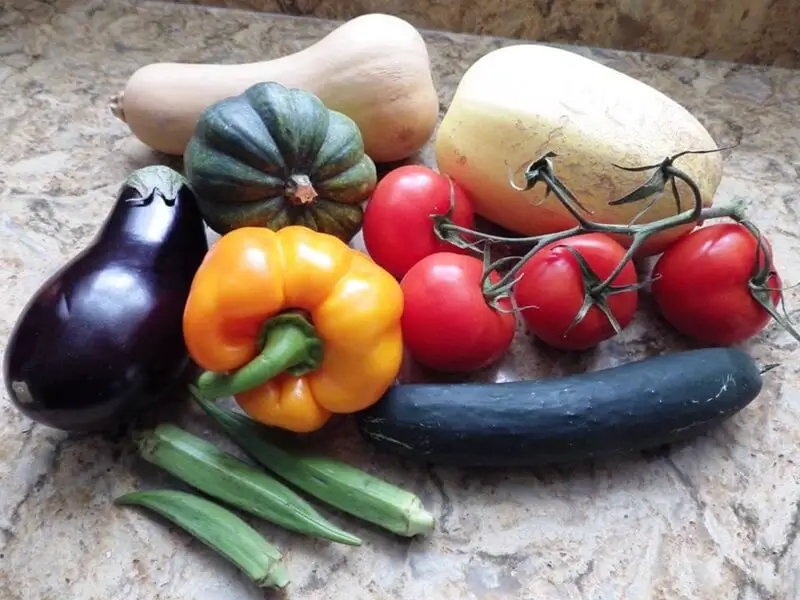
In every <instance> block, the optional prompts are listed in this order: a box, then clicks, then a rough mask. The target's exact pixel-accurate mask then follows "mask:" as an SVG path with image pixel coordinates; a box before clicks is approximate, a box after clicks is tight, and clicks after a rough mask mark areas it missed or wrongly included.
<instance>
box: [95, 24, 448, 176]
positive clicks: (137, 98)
mask: <svg viewBox="0 0 800 600" xmlns="http://www.w3.org/2000/svg"><path fill="white" fill-rule="evenodd" d="M261 81H276V82H278V83H280V84H282V85H284V86H286V87H294V88H301V89H305V90H308V91H310V92H312V93H313V94H315V95H317V96H318V97H319V98H320V100H322V101H323V103H325V105H326V106H327V107H328V108H330V109H332V110H336V111H339V112H342V113H344V114H346V115H347V116H349V117H350V118H351V119H353V120H354V121H355V122H356V124H357V125H358V127H359V129H360V130H361V135H362V137H363V138H364V148H365V150H366V152H367V154H368V155H369V156H370V157H371V158H372V159H373V160H374V161H376V162H389V161H396V160H401V159H404V158H407V157H409V156H411V155H412V154H414V153H415V152H416V151H417V150H419V149H420V148H421V147H422V146H423V145H424V144H425V143H426V142H427V141H428V140H429V139H430V137H431V134H432V133H433V129H434V127H435V125H436V120H437V118H438V114H439V100H438V97H437V94H436V89H435V88H434V85H433V78H432V74H431V68H430V60H429V56H428V50H427V47H426V45H425V41H424V40H423V39H422V36H421V35H420V34H419V32H418V31H417V30H416V29H415V28H414V27H413V26H412V25H411V24H410V23H408V22H406V21H404V20H403V19H400V18H397V17H393V16H390V15H384V14H378V13H375V14H369V15H363V16H360V17H357V18H355V19H352V20H350V21H347V22H346V23H344V24H342V25H341V26H339V27H338V28H337V29H335V30H334V31H332V32H331V33H329V34H328V35H327V36H325V37H324V38H322V39H321V40H320V41H318V42H316V43H315V44H312V45H311V46H309V47H308V48H305V49H304V50H301V51H300V52H297V53H295V54H291V55H288V56H284V57H281V58H278V59H275V60H268V61H262V62H255V63H246V64H236V65H212V64H185V63H154V64H150V65H146V66H144V67H142V68H140V69H139V70H138V71H136V72H135V73H134V74H133V75H132V76H131V77H130V79H129V80H128V81H127V83H126V85H125V89H124V91H123V92H121V93H119V94H117V95H116V96H114V97H113V98H112V100H111V111H112V112H113V113H114V114H115V115H116V116H117V117H118V118H120V119H121V120H123V121H124V122H125V123H127V125H128V126H129V127H130V129H131V132H132V133H133V134H134V135H135V136H136V137H137V138H139V139H140V140H141V141H142V142H144V143H145V144H147V145H148V146H150V147H151V148H153V149H155V150H159V151H160V152H164V153H166V154H172V155H181V154H183V151H184V149H185V147H186V144H187V143H188V141H189V138H190V137H191V136H192V133H193V131H194V127H195V125H196V123H197V119H198V117H199V116H200V113H201V112H202V110H203V109H204V108H206V107H207V106H209V105H210V104H213V103H215V102H218V101H219V100H222V99H224V98H228V97H230V96H236V95H238V94H241V93H242V92H243V91H244V90H245V89H247V88H248V87H249V86H251V85H253V84H255V83H258V82H261Z"/></svg>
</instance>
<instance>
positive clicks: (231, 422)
mask: <svg viewBox="0 0 800 600" xmlns="http://www.w3.org/2000/svg"><path fill="white" fill-rule="evenodd" d="M192 391H193V392H194V390H192ZM194 397H195V400H196V401H197V403H198V404H199V405H200V406H201V407H202V409H203V410H204V411H205V412H206V414H208V415H209V416H210V417H211V418H212V419H214V420H215V421H216V422H217V423H218V424H219V425H220V426H221V427H222V429H223V430H224V431H225V433H226V434H227V435H228V436H229V437H230V438H231V440H232V441H233V442H234V443H236V444H237V445H238V446H239V447H240V448H241V449H242V450H243V451H244V452H245V453H247V454H248V455H249V456H250V457H251V458H252V459H253V460H255V461H256V462H258V463H259V464H261V465H262V466H264V467H266V468H267V469H269V470H270V471H272V472H273V473H275V474H276V475H278V476H279V477H281V478H283V479H284V480H286V481H288V482H289V483H291V484H293V485H294V486H295V487H297V488H298V489H301V490H303V491H304V492H306V493H307V494H309V495H310V496H314V497H315V498H317V499H319V500H321V501H323V502H326V503H327V504H329V505H331V506H334V507H336V508H338V509H339V510H341V511H343V512H346V513H348V514H351V515H353V516H356V517H358V518H360V519H363V520H365V521H368V522H370V523H373V524H375V525H378V526H380V527H383V528H384V529H387V530H389V531H392V532H394V533H396V534H398V535H402V536H407V537H410V536H414V535H417V534H422V535H424V534H427V533H430V532H431V531H433V529H434V518H433V516H432V515H431V514H430V513H429V512H428V511H426V510H425V507H424V506H423V505H422V501H421V500H420V499H419V497H418V496H416V495H415V494H412V493H411V492H409V491H407V490H404V489H402V488H399V487H397V486H395V485H393V484H391V483H389V482H387V481H385V480H383V479H380V478H378V477H374V476H372V475H370V474H369V473H366V472H364V471H362V470H360V469H357V468H355V467H353V466H351V465H348V464H346V463H343V462H341V461H338V460H335V459H332V458H326V457H321V456H295V455H293V454H290V453H289V452H286V451H285V450H283V449H281V448H278V447H276V446H274V445H272V444H270V443H268V442H267V441H266V440H265V433H266V428H265V427H263V426H262V425H260V424H258V423H256V422H255V421H253V420H252V419H249V418H248V417H247V416H245V415H242V414H240V413H236V412H233V411H231V410H227V409H225V408H222V407H220V406H219V405H217V404H216V403H215V402H213V401H209V400H206V399H204V398H202V397H200V396H199V395H195V396H194Z"/></svg>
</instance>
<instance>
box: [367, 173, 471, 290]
mask: <svg viewBox="0 0 800 600" xmlns="http://www.w3.org/2000/svg"><path fill="white" fill-rule="evenodd" d="M453 200H454V209H453V213H452V215H451V217H450V218H451V220H452V221H453V223H455V224H456V225H459V226H461V227H466V228H468V229H472V228H473V227H474V216H473V210H472V202H471V201H470V199H469V198H468V197H467V195H466V193H465V192H464V190H463V189H462V188H461V187H459V185H458V184H457V183H456V182H455V181H453ZM449 209H450V181H449V180H448V178H447V177H446V176H444V175H440V174H439V173H437V172H436V171H433V170H432V169H429V168H428V167H425V166H422V165H407V166H403V167H398V168H397V169H394V170H392V171H390V172H389V173H388V174H387V175H386V176H385V177H384V178H383V179H381V180H380V181H379V182H378V185H377V186H376V187H375V191H374V192H373V194H372V197H371V198H370V200H369V202H368V203H367V208H366V209H365V211H364V224H363V232H364V244H365V246H366V248H367V252H369V254H370V256H371V257H372V259H373V260H374V261H375V262H376V263H378V264H379V265H380V266H382V267H383V268H384V269H386V270H387V271H389V273H391V274H392V275H394V276H395V278H397V279H398V280H399V279H402V277H403V275H405V274H406V272H407V271H408V270H409V269H410V268H411V266H412V265H414V264H416V263H417V262H419V261H420V260H421V259H423V258H425V257H426V256H429V255H431V254H434V253H435V252H454V253H456V254H466V253H467V252H469V251H468V250H462V249H460V248H458V247H457V246H455V245H453V244H451V243H449V242H445V241H442V240H440V239H439V238H438V237H436V234H435V233H434V230H433V220H432V219H431V217H430V215H432V214H439V215H443V214H445V213H447V211H448V210H449Z"/></svg>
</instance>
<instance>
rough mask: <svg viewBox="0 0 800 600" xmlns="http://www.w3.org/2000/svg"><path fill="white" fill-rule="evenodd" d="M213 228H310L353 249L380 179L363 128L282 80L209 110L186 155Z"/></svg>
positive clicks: (186, 166) (257, 86)
mask: <svg viewBox="0 0 800 600" xmlns="http://www.w3.org/2000/svg"><path fill="white" fill-rule="evenodd" d="M184 169H185V171H186V178H187V180H188V182H189V186H190V187H191V189H192V191H193V192H194V193H195V195H196V196H197V202H198V206H199V207H200V211H201V212H202V214H203V217H204V219H205V221H206V223H207V224H208V226H209V227H210V228H211V229H213V230H214V231H216V232H217V233H219V234H225V233H227V232H228V231H231V230H233V229H238V228H240V227H252V226H258V227H267V228H269V229H273V230H278V229H281V228H283V227H286V226H288V225H303V226H306V227H309V228H311V229H313V230H315V231H321V232H323V233H328V234H331V235H334V236H336V237H338V238H339V239H341V240H343V241H345V242H349V241H350V240H351V239H352V238H353V236H355V234H356V233H358V231H359V229H360V227H361V221H362V216H363V212H362V207H361V203H362V202H363V201H365V200H367V199H368V198H369V195H370V194H371V193H372V190H373V189H374V188H375V184H376V181H377V174H376V170H375V164H374V163H373V162H372V159H371V158H369V157H368V156H367V155H366V154H365V153H364V143H363V140H362V138H361V133H360V131H359V129H358V127H357V126H356V124H355V122H354V121H353V120H352V119H350V118H349V117H347V116H345V115H344V114H342V113H340V112H337V111H333V110H329V109H328V108H327V107H326V106H325V105H324V104H323V103H322V101H321V100H320V99H319V98H318V97H317V96H315V95H314V94H312V93H311V92H308V91H305V90H300V89H289V88H286V87H284V86H282V85H280V84H278V83H275V82H265V83H257V84H255V85H253V86H251V87H249V88H247V89H246V90H245V91H244V92H243V93H242V94H240V95H238V96H234V97H231V98H226V99H224V100H221V101H220V102H217V103H215V104H212V105H211V106H209V107H208V108H206V109H205V110H204V111H203V112H202V114H201V115H200V118H199V120H198V123H197V126H196V128H195V132H194V135H193V136H192V138H191V139H190V140H189V143H188V145H187V146H186V151H185V153H184Z"/></svg>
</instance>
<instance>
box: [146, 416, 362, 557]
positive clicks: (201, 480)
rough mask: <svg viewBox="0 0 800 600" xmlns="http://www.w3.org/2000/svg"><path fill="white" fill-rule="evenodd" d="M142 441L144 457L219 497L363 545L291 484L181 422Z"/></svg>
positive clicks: (303, 529)
mask: <svg viewBox="0 0 800 600" xmlns="http://www.w3.org/2000/svg"><path fill="white" fill-rule="evenodd" d="M138 445H139V454H140V455H141V456H142V458H144V459H145V460H147V461H148V462H151V463H153V464H155V465H157V466H159V467H161V468H162V469H164V470H166V471H168V472H169V473H171V474H172V475H173V476H175V477H177V478H178V479H180V480H181V481H183V482H185V483H187V484H189V485H191V486H192V487H194V488H196V489H198V490H200V491H201V492H204V493H205V494H207V495H209V496H211V497H213V498H216V499H217V500H221V501H222V502H226V503H228V504H230V505H232V506H235V507H237V508H239V509H241V510H243V511H245V512H247V513H250V514H252V515H254V516H256V517H259V518H261V519H264V520H266V521H270V522H272V523H275V524H277V525H280V526H281V527H285V528H286V529H290V530H292V531H296V532H299V533H303V534H306V535H311V536H314V537H318V538H323V539H327V540H331V541H334V542H339V543H342V544H348V545H350V546H360V545H361V540H360V539H359V538H358V537H356V536H354V535H352V534H350V533H348V532H346V531H344V530H342V529H340V528H339V527H337V526H336V525H334V524H333V523H331V522H330V521H328V520H327V519H326V518H325V517H323V516H322V515H321V514H320V513H319V512H317V510H316V509H315V508H314V507H313V506H311V504H309V503H308V502H307V501H306V500H305V499H303V498H302V497H300V496H299V495H298V494H297V493H295V492H294V491H293V490H292V489H291V488H289V487H287V486H286V485H284V484H283V483H281V482H280V481H278V480H277V479H275V478H273V477H271V476H270V475H268V474H267V473H265V472H264V471H262V470H261V469H258V468H255V467H252V466H250V465H248V464H247V463H245V462H243V461H241V460H239V459H238V458H237V457H235V456H233V455H232V454H229V453H227V452H223V451H222V450H220V449H219V448H217V447H216V446H215V445H214V444H212V443H210V442H207V441H206V440H203V439H201V438H199V437H197V436H195V435H192V434H191V433H189V432H188V431H184V430H183V429H181V428H180V427H176V426H175V425H169V424H162V425H159V426H158V427H156V428H155V429H153V430H151V431H149V432H147V433H146V434H145V435H144V436H142V437H141V438H140V439H139V440H138Z"/></svg>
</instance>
